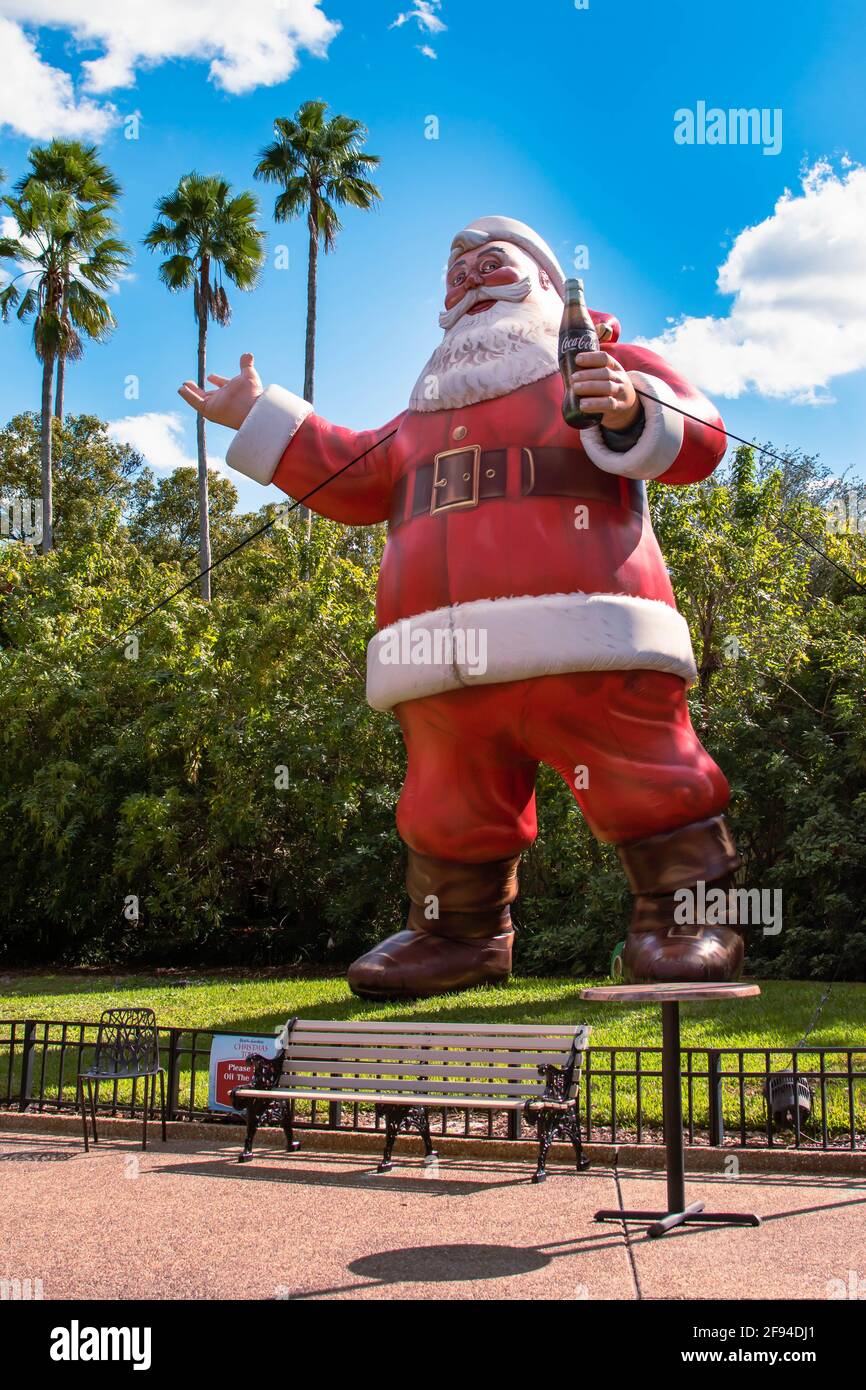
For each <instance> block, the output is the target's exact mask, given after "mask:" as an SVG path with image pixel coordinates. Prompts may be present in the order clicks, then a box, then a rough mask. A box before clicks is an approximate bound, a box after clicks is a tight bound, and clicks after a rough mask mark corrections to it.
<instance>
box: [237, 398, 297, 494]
mask: <svg viewBox="0 0 866 1390" xmlns="http://www.w3.org/2000/svg"><path fill="white" fill-rule="evenodd" d="M312 409H313V407H312V406H311V405H310V403H309V401H305V400H302V399H301V397H300V396H296V395H295V393H294V391H286V390H285V389H284V388H283V387H282V386H269V387H268V388H267V390H266V391H263V392H262V394H261V395H260V396H259V398H258V400H257V401H256V403H255V405H254V406H253V408H252V410H251V411H250V413H249V415H248V416H247V418H246V419H245V420H244V422H243V424H242V425H241V427H240V429H239V430H238V432H237V434H236V435H235V437H234V439H233V440H232V442H231V444H230V445H229V447H228V452H227V453H226V463H227V464H228V465H229V467H230V468H235V469H237V471H238V473H245V474H246V476H247V477H248V478H252V479H253V481H254V482H257V483H264V484H265V485H267V484H268V483H269V482H271V481H272V479H273V476H274V474H275V473H276V471H277V464H278V463H279V461H280V459H281V458H282V457H283V454H284V453H285V452H286V449H287V448H288V446H289V444H290V443H291V441H292V439H294V437H295V434H296V432H297V430H298V428H299V427H300V426H301V425H302V424H303V422H304V421H305V420H306V418H307V416H308V415H309V414H310V412H311V411H312Z"/></svg>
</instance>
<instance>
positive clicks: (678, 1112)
mask: <svg viewBox="0 0 866 1390" xmlns="http://www.w3.org/2000/svg"><path fill="white" fill-rule="evenodd" d="M760 992H761V991H760V990H759V988H758V986H757V985H743V984H738V983H736V982H731V983H730V984H691V985H690V984H670V985H663V984H658V985H614V986H606V985H602V986H601V987H599V988H596V987H593V988H591V989H584V990H581V992H580V997H581V999H593V1000H606V1001H609V1002H611V1003H618V1004H624V1003H635V1004H637V1003H645V1002H652V1003H658V1004H661V1006H662V1110H663V1114H664V1137H665V1177H666V1180H667V1203H668V1209H667V1211H613V1210H611V1211H597V1212H596V1214H595V1219H596V1221H648V1222H649V1223H650V1226H649V1230H648V1232H647V1234H648V1235H649V1236H651V1237H656V1236H663V1235H667V1233H668V1231H672V1230H674V1229H675V1227H677V1226H687V1225H690V1224H692V1223H694V1224H695V1225H704V1224H707V1225H715V1226H760V1224H761V1218H760V1217H759V1216H755V1215H753V1213H752V1212H728V1211H704V1204H703V1202H689V1203H688V1205H687V1204H686V1185H685V1144H684V1139H683V1097H682V1084H683V1078H682V1066H681V1061H680V1000H682V999H697V998H702V999H706V998H719V999H731V998H742V997H744V996H749V995H756V994H760Z"/></svg>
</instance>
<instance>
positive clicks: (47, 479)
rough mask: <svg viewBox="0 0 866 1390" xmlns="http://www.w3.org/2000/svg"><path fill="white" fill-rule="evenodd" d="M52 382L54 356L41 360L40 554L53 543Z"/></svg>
mask: <svg viewBox="0 0 866 1390" xmlns="http://www.w3.org/2000/svg"><path fill="white" fill-rule="evenodd" d="M53 384H54V356H53V354H48V355H47V356H46V357H45V358H44V359H43V362H42V554H43V555H47V554H48V552H49V550H51V549H52V548H53V545H54V479H53V472H52V458H51V388H52V386H53Z"/></svg>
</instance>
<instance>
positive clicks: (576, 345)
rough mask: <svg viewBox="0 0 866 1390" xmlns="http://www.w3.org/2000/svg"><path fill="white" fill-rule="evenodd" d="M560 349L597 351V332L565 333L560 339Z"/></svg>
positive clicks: (564, 350)
mask: <svg viewBox="0 0 866 1390" xmlns="http://www.w3.org/2000/svg"><path fill="white" fill-rule="evenodd" d="M559 351H560V353H563V352H597V351H598V336H597V334H595V333H589V332H586V333H580V334H578V335H576V336H575V335H569V334H568V333H563V334H562V336H561V337H560V339H559Z"/></svg>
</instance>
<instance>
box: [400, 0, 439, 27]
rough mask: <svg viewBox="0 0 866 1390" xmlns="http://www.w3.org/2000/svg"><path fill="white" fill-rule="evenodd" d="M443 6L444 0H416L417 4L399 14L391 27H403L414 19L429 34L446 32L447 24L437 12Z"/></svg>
mask: <svg viewBox="0 0 866 1390" xmlns="http://www.w3.org/2000/svg"><path fill="white" fill-rule="evenodd" d="M441 8H442V0H415V5H414V6H413V8H412V9H411V10H405V11H403V13H402V14H398V16H397V18H396V19H395V20H394V22H393V24H389V25H388V28H389V29H402V27H403V25H404V24H408V23H409V21H410V20H412V19H414V20H415V23H416V24H417V25H418V28H419V29H423V30H424V31H425V32H426V33H428V34H444V32H445V30H446V28H447V25H446V24H443V22H442V20H441V19H440V18H439V15H438V13H437V11H438V10H441Z"/></svg>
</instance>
